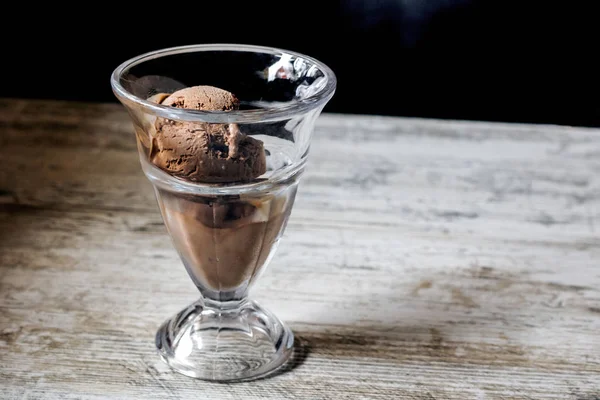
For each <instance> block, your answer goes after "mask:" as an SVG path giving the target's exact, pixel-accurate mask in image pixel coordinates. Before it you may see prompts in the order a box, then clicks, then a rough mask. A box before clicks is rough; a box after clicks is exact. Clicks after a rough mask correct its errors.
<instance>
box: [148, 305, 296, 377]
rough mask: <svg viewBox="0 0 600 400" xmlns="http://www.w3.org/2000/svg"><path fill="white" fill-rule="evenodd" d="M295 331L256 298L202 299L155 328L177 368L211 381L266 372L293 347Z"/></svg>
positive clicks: (161, 350) (160, 349)
mask: <svg viewBox="0 0 600 400" xmlns="http://www.w3.org/2000/svg"><path fill="white" fill-rule="evenodd" d="M293 344H294V335H293V333H292V331H291V330H290V329H289V328H288V327H287V326H286V325H284V324H283V322H281V321H280V320H279V319H278V318H277V317H276V316H275V315H273V314H272V313H271V312H269V311H268V310H265V309H264V308H262V307H260V306H259V305H258V304H257V303H256V302H254V301H250V300H243V301H241V302H229V303H221V302H214V301H210V300H199V301H198V302H196V303H194V304H192V305H191V306H189V307H187V308H186V309H185V310H183V311H181V312H180V313H179V314H177V315H175V316H173V318H171V319H169V320H168V321H166V322H165V323H164V324H163V325H162V326H161V327H160V328H159V330H158V332H157V333H156V347H157V348H158V352H159V354H160V356H161V358H162V359H163V360H164V361H165V362H166V363H167V364H168V365H169V366H170V367H171V368H173V369H174V370H175V371H177V372H180V373H182V374H184V375H187V376H190V377H194V378H200V379H206V380H211V381H242V380H251V379H256V378H260V377H264V376H266V375H269V374H271V373H273V372H274V371H275V370H277V369H278V368H279V367H281V366H282V365H283V364H284V363H285V362H286V361H287V360H288V359H289V357H290V356H291V354H292V352H293Z"/></svg>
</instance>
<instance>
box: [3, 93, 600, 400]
mask: <svg viewBox="0 0 600 400" xmlns="http://www.w3.org/2000/svg"><path fill="white" fill-rule="evenodd" d="M334 148H337V149H338V150H337V151H333V149H334ZM311 151H312V152H311V156H310V162H309V166H308V169H307V172H306V174H305V176H304V179H303V181H302V184H301V186H300V191H299V194H298V198H297V201H296V205H295V208H294V211H293V214H292V217H291V220H290V224H289V226H288V229H287V231H286V234H285V236H284V240H283V241H282V243H281V246H280V248H279V250H278V252H277V254H276V256H275V257H274V259H273V261H272V263H271V265H270V266H269V268H268V270H267V272H266V273H265V274H264V275H263V277H262V278H261V280H259V281H258V283H257V285H256V286H255V288H254V289H253V291H252V297H253V298H255V299H257V300H258V301H259V302H261V303H262V304H264V305H265V306H266V307H268V308H270V309H272V310H273V311H274V312H275V313H277V314H278V315H279V316H280V317H281V318H282V319H284V320H285V321H287V322H288V323H289V324H290V325H291V327H292V328H293V330H294V332H295V334H296V336H297V355H296V358H295V361H294V363H293V364H292V365H290V366H289V367H288V369H287V370H286V371H285V372H284V373H282V374H280V375H277V376H275V377H272V378H270V379H265V380H260V381H256V382H251V383H241V384H228V385H224V384H211V383H207V382H204V381H198V380H193V379H190V378H186V377H183V376H181V375H179V374H177V373H174V372H172V371H171V370H169V368H168V367H166V366H165V365H164V364H163V363H162V362H161V361H160V360H159V359H158V357H157V355H156V353H155V350H154V343H153V340H154V334H155V331H156V329H157V327H158V325H159V324H160V323H161V322H162V321H163V320H164V319H166V318H168V317H170V316H171V315H172V314H174V313H175V312H177V311H179V310H180V309H181V308H182V307H184V306H185V305H187V304H188V303H190V302H192V301H193V300H194V299H195V298H196V296H197V292H196V289H195V288H194V287H193V285H192V283H191V281H190V279H189V278H188V276H187V275H186V273H185V270H184V268H183V267H182V266H181V264H180V261H179V259H178V257H177V255H176V254H175V251H174V249H173V248H172V246H171V244H170V242H169V240H168V237H167V235H166V232H165V229H164V227H163V224H162V221H161V218H160V215H159V212H158V208H157V206H156V203H155V199H154V197H153V193H152V190H151V186H150V184H149V182H148V181H147V180H146V178H145V177H144V176H143V174H142V171H141V168H140V166H139V161H138V159H137V154H136V152H135V142H134V136H133V133H132V130H131V126H130V123H129V120H128V117H127V115H126V113H125V111H124V110H123V109H122V108H121V107H120V106H118V105H98V104H95V105H92V104H83V103H64V102H49V101H24V100H1V101H0V398H2V399H42V398H43V399H61V400H63V399H103V398H111V399H188V398H189V399H192V398H193V399H203V398H206V399H240V398H247V399H288V398H289V399H391V398H399V399H400V398H407V399H541V398H544V399H579V400H592V399H596V400H597V399H600V132H599V131H597V130H592V129H581V128H577V129H575V128H568V127H556V126H534V125H506V124H490V123H471V122H457V121H432V120H419V119H400V118H385V117H366V116H341V115H323V116H322V117H321V118H320V119H319V121H318V123H317V129H316V132H315V137H314V144H313V145H312V150H311Z"/></svg>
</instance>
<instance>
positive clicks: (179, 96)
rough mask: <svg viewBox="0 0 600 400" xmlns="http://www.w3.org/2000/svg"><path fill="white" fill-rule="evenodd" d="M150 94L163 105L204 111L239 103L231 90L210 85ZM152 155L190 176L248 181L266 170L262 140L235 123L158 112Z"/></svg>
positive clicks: (231, 107)
mask: <svg viewBox="0 0 600 400" xmlns="http://www.w3.org/2000/svg"><path fill="white" fill-rule="evenodd" d="M149 100H151V101H155V102H157V103H160V104H162V105H167V106H172V107H178V108H186V109H192V110H205V111H230V110H235V109H237V108H238V107H239V100H238V99H237V98H236V97H235V96H234V95H233V94H231V93H229V92H227V91H225V90H222V89H219V88H215V87H212V86H194V87H189V88H186V89H182V90H179V91H177V92H175V93H173V94H171V95H168V96H165V95H164V94H157V95H154V96H153V97H152V98H150V99H149ZM155 128H156V135H155V137H154V139H153V142H152V149H151V153H150V159H151V161H152V162H153V163H154V164H155V165H156V166H158V167H159V168H161V169H163V170H165V171H167V172H169V173H170V174H172V175H174V176H177V177H180V178H184V179H188V180H190V181H194V182H206V183H227V182H245V181H250V180H252V179H254V178H257V177H258V176H260V175H262V174H264V173H265V172H266V158H265V151H264V147H263V143H262V142H261V141H260V140H257V139H254V138H252V137H249V136H246V135H244V134H243V133H242V132H240V130H239V127H238V126H237V124H209V123H205V122H180V121H174V120H169V119H164V118H159V119H157V120H156V122H155Z"/></svg>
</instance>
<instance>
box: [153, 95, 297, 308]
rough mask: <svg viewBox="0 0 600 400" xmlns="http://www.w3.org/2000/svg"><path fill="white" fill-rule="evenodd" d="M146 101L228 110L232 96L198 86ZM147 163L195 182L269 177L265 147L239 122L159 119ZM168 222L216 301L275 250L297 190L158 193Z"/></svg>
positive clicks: (232, 293) (244, 282) (233, 292)
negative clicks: (251, 193) (245, 130)
mask: <svg viewBox="0 0 600 400" xmlns="http://www.w3.org/2000/svg"><path fill="white" fill-rule="evenodd" d="M150 100H151V101H154V102H157V103H159V104H162V105H167V106H171V107H178V108H185V109H193V110H205V111H230V110H235V109H238V107H239V101H238V99H237V98H236V97H235V96H234V95H233V94H231V93H229V92H227V91H225V90H222V89H219V88H215V87H211V86H195V87H190V88H186V89H182V90H179V91H177V92H175V93H173V94H170V95H168V94H157V95H154V96H152V97H151V98H150ZM149 160H150V162H152V163H153V164H154V165H155V166H156V167H158V168H160V169H161V170H163V171H165V172H167V173H169V174H170V175H172V176H175V177H177V178H179V179H183V180H186V181H189V182H194V183H200V184H202V183H205V184H210V185H218V184H233V183H250V182H252V181H253V180H255V179H256V178H258V177H260V176H261V175H263V174H264V173H265V172H266V169H267V168H266V156H265V150H264V146H263V142H262V141H260V140H257V139H255V138H253V137H250V136H246V135H245V134H244V133H243V132H241V131H240V128H239V127H238V125H237V124H214V123H205V122H183V121H173V120H169V119H164V118H158V119H156V121H154V132H153V134H152V144H151V149H150V152H149ZM157 191H158V194H159V196H158V200H159V205H160V209H161V212H162V215H163V219H164V221H165V225H166V226H167V229H168V230H169V233H170V235H171V237H172V239H173V243H174V245H175V247H176V248H177V251H178V252H179V254H180V255H181V257H182V259H183V261H184V264H185V266H186V268H187V270H188V272H189V274H190V275H191V277H192V278H193V279H194V282H195V283H196V285H197V286H199V287H201V288H202V289H204V293H206V292H207V291H208V292H210V293H213V294H214V296H215V298H216V299H218V300H228V299H231V298H232V297H238V296H239V294H240V292H242V293H243V292H244V290H245V288H246V287H247V286H248V285H249V283H250V282H251V281H252V279H253V278H254V277H255V276H256V274H257V273H258V272H259V270H260V268H261V267H262V266H263V265H264V264H265V263H266V261H267V260H268V259H269V256H270V255H271V254H272V253H273V251H274V250H275V248H276V244H277V242H278V240H279V237H280V235H281V233H282V232H283V228H284V226H285V224H286V221H287V218H288V216H289V214H290V211H291V206H292V202H293V198H294V196H295V192H296V186H295V185H288V186H285V187H283V188H279V189H274V190H273V191H271V192H268V193H267V192H265V193H262V194H260V195H256V194H254V195H252V196H247V197H244V196H243V195H235V196H225V195H223V196H219V195H214V196H209V195H199V194H198V195H191V194H189V193H187V194H182V193H178V192H172V191H167V190H164V189H159V188H157Z"/></svg>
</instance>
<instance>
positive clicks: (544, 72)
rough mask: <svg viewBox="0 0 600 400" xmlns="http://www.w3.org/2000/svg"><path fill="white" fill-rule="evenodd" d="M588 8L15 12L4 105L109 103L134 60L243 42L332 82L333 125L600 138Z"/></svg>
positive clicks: (443, 3) (452, 3) (303, 4)
mask: <svg viewBox="0 0 600 400" xmlns="http://www.w3.org/2000/svg"><path fill="white" fill-rule="evenodd" d="M593 4H594V2H591V1H590V2H561V3H556V4H555V3H549V2H544V3H542V2H527V1H494V0H488V1H476V0H386V1H377V0H372V1H369V0H361V1H357V0H356V1H354V0H353V1H343V2H331V1H329V2H328V1H322V2H319V1H298V2H287V3H286V2H282V1H280V2H275V1H264V2H240V3H239V4H238V3H235V2H224V1H223V2H220V3H219V2H218V3H217V4H215V3H209V2H202V1H200V2H194V3H178V2H157V3H154V4H152V3H149V2H145V3H139V4H135V3H110V4H109V3H102V4H101V5H100V4H97V3H94V4H93V5H90V4H82V3H74V4H73V5H72V6H58V5H56V4H52V5H48V4H46V5H44V4H42V5H39V6H34V5H30V4H22V5H19V4H17V5H13V6H12V7H14V10H13V11H12V12H10V13H9V12H5V13H4V16H3V19H4V22H3V26H2V28H0V29H2V32H0V33H1V34H2V37H3V48H4V49H3V53H4V57H3V63H2V64H3V67H2V68H3V74H2V75H3V77H4V83H3V85H2V86H1V89H0V96H2V97H25V98H54V99H64V100H84V101H94V102H96V101H102V102H105V101H108V102H116V100H115V98H114V96H113V94H112V92H111V89H110V83H109V79H110V74H111V72H112V70H113V69H114V68H115V67H116V66H117V65H118V64H120V63H121V62H122V61H124V60H126V59H128V58H130V57H133V56H136V55H138V54H140V53H143V52H147V51H151V50H156V49H159V48H163V47H171V46H178V45H186V44H196V43H247V44H257V45H266V46H276V47H282V48H285V49H289V50H294V51H298V52H302V53H306V54H308V55H311V56H313V57H315V58H318V59H320V60H321V61H323V62H325V63H326V64H328V65H329V66H330V67H331V68H332V69H333V70H334V71H335V73H336V75H337V77H338V90H337V93H336V96H335V97H334V99H333V100H332V101H331V103H330V104H329V105H328V106H327V107H326V109H325V111H327V112H339V113H363V114H383V115H399V116H410V117H436V118H453V119H472V120H490V121H508V122H538V123H554V124H568V125H582V126H600V106H599V103H598V97H599V96H600V93H599V90H598V89H599V84H598V71H599V69H598V62H597V61H596V60H597V56H596V54H595V53H596V52H597V50H598V43H597V42H598V39H599V38H600V36H599V35H598V33H599V30H598V28H597V26H598V22H597V19H598V18H597V17H596V13H595V12H594V10H593V8H592V5H593Z"/></svg>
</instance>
